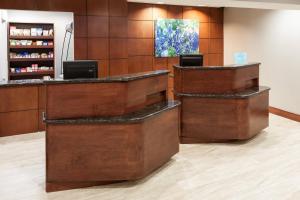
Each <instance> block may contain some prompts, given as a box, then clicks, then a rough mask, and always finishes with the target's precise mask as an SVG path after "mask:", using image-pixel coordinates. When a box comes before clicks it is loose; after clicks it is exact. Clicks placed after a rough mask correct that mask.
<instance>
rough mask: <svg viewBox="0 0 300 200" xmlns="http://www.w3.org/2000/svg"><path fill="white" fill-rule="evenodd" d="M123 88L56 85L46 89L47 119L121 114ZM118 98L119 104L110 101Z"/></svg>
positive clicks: (106, 84)
mask: <svg viewBox="0 0 300 200" xmlns="http://www.w3.org/2000/svg"><path fill="white" fill-rule="evenodd" d="M124 92H125V84H122V83H101V84H92V83H89V84H59V85H50V86H47V118H48V119H65V118H78V117H83V118H84V117H95V116H113V115H122V114H124V100H123V99H121V96H124ZM117 97H119V101H113V100H114V99H116V98H117Z"/></svg>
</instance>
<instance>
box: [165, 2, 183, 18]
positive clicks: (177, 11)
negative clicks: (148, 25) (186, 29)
mask: <svg viewBox="0 0 300 200" xmlns="http://www.w3.org/2000/svg"><path fill="white" fill-rule="evenodd" d="M168 18H171V19H182V18H183V7H182V6H172V5H169V6H168Z"/></svg>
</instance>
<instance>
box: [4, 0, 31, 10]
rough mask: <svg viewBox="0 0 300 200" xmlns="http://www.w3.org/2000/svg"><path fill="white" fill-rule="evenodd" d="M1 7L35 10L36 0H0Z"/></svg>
mask: <svg viewBox="0 0 300 200" xmlns="http://www.w3.org/2000/svg"><path fill="white" fill-rule="evenodd" d="M0 8H1V9H18V10H36V9H37V4H36V0H1V1H0Z"/></svg>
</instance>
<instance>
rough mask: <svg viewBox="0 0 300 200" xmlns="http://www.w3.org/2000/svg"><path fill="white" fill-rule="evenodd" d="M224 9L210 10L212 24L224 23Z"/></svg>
mask: <svg viewBox="0 0 300 200" xmlns="http://www.w3.org/2000/svg"><path fill="white" fill-rule="evenodd" d="M223 21H224V9H223V8H210V22H215V23H223Z"/></svg>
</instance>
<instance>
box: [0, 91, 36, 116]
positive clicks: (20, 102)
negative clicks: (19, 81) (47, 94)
mask: <svg viewBox="0 0 300 200" xmlns="http://www.w3.org/2000/svg"><path fill="white" fill-rule="evenodd" d="M0 102H1V103H0V113H4V112H12V111H13V112H14V111H26V110H34V109H36V110H37V109H38V86H28V87H24V86H23V87H6V88H0Z"/></svg>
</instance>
